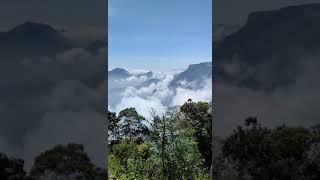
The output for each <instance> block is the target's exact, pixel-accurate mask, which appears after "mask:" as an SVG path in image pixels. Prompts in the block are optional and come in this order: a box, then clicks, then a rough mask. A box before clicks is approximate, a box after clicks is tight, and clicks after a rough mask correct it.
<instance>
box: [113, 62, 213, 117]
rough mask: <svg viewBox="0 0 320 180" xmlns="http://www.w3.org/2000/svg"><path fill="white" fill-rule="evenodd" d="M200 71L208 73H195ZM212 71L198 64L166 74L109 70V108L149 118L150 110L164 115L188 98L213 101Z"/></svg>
mask: <svg viewBox="0 0 320 180" xmlns="http://www.w3.org/2000/svg"><path fill="white" fill-rule="evenodd" d="M201 68H203V69H204V71H207V73H206V74H199V73H197V72H195V71H194V70H197V69H201ZM211 68H212V65H211V63H200V64H196V65H190V66H189V68H188V69H186V70H168V71H167V72H151V71H144V72H143V71H140V72H139V73H137V72H136V71H134V70H125V69H121V68H116V69H113V70H111V71H109V84H108V85H109V87H108V97H109V103H108V108H109V110H110V111H114V112H119V111H121V110H123V109H125V108H128V107H134V108H136V110H137V111H138V113H140V114H141V115H143V116H144V117H147V118H148V117H150V115H151V114H150V113H151V111H152V110H154V111H155V112H156V113H157V114H164V113H165V112H166V111H167V110H168V109H169V108H172V107H175V106H177V105H182V104H183V103H184V102H186V101H187V100H188V99H192V100H193V101H196V102H197V101H206V102H209V101H211V98H212V78H211V74H212V73H211V71H212V69H211ZM209 71H210V72H209ZM190 77H192V78H190ZM180 79H181V80H180Z"/></svg>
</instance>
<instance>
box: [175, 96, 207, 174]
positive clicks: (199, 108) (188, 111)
mask: <svg viewBox="0 0 320 180" xmlns="http://www.w3.org/2000/svg"><path fill="white" fill-rule="evenodd" d="M180 111H181V115H182V117H181V118H179V119H180V125H181V126H182V128H193V129H194V130H195V132H194V135H195V137H196V141H197V142H198V148H199V151H200V153H201V155H202V157H203V158H204V159H205V165H206V167H207V169H209V168H210V166H211V164H212V114H211V112H212V109H211V106H210V104H209V103H207V102H197V103H196V102H193V101H192V100H191V99H189V100H188V101H187V102H186V103H184V104H183V105H182V106H181V109H180Z"/></svg>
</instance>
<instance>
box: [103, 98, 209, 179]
mask: <svg viewBox="0 0 320 180" xmlns="http://www.w3.org/2000/svg"><path fill="white" fill-rule="evenodd" d="M108 117H109V122H110V124H109V130H110V131H109V137H110V138H109V143H110V145H109V148H110V149H109V154H108V160H109V161H108V162H109V167H108V170H109V176H112V177H116V178H118V179H209V169H210V162H211V161H210V160H211V134H212V133H211V109H210V106H209V104H208V103H205V102H198V103H195V102H192V101H191V100H189V101H188V102H186V103H185V104H184V105H183V106H182V107H181V108H177V109H176V110H175V111H172V112H171V113H168V114H166V115H163V116H159V115H156V114H155V113H152V119H150V120H149V121H147V120H146V119H145V118H144V117H142V116H141V115H139V114H138V113H137V112H136V110H135V109H134V108H127V109H124V110H123V111H121V112H119V115H118V116H116V115H115V113H111V112H109V113H108Z"/></svg>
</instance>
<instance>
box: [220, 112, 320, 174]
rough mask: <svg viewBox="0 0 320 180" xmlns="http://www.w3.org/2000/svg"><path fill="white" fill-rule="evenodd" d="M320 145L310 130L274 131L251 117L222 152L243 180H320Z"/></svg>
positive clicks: (229, 140)
mask: <svg viewBox="0 0 320 180" xmlns="http://www.w3.org/2000/svg"><path fill="white" fill-rule="evenodd" d="M319 142H320V141H319V133H317V132H316V131H313V130H312V129H310V128H303V127H287V126H285V125H283V126H280V127H277V128H274V129H271V128H267V127H263V126H262V125H261V124H259V123H258V121H257V119H256V118H253V117H250V118H248V119H246V120H245V123H244V125H243V126H239V127H238V128H237V129H236V130H234V132H233V133H232V134H231V135H230V136H228V137H227V138H226V140H225V142H224V143H223V149H222V151H223V158H224V160H225V161H224V163H226V162H227V163H228V164H229V165H230V164H232V165H233V168H234V170H235V171H236V174H234V177H238V178H240V179H266V180H268V179H274V180H281V179H308V180H309V179H320V176H319V175H320V161H319V157H320V156H319V155H320V149H319ZM220 163H221V161H220ZM216 165H217V166H219V165H220V166H221V165H222V164H219V163H218V164H216ZM220 171H221V169H220Z"/></svg>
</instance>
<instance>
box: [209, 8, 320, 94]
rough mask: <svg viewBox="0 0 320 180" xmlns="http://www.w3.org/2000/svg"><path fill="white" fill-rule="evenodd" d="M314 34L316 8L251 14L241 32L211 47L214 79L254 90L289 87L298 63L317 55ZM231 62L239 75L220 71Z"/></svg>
mask: <svg viewBox="0 0 320 180" xmlns="http://www.w3.org/2000/svg"><path fill="white" fill-rule="evenodd" d="M318 32H320V4H309V5H301V6H291V7H286V8H282V9H279V10H272V11H263V12H253V13H251V14H250V15H249V17H248V20H247V23H246V24H245V25H244V26H243V27H242V28H240V29H239V30H238V31H237V32H235V33H233V34H231V35H229V36H227V37H226V38H225V39H224V40H223V41H221V42H219V43H216V44H215V48H214V51H213V59H214V61H215V62H216V63H215V64H216V65H217V71H216V72H215V73H217V75H216V77H217V78H218V79H224V80H228V81H232V82H233V83H236V84H237V85H242V86H246V87H250V88H254V89H259V88H265V89H273V88H275V87H277V86H281V85H287V84H290V83H292V82H294V80H295V77H296V75H298V74H299V73H300V70H301V69H300V66H301V61H302V59H303V58H304V57H305V56H306V55H312V54H315V53H317V52H319V50H320V34H319V33H318ZM235 62H238V63H239V68H240V69H239V70H238V71H239V74H230V73H228V72H227V71H226V70H225V69H224V67H222V66H224V65H230V64H234V63H235ZM249 71H250V72H249ZM244 74H245V75H244ZM263 74H265V75H263ZM266 75H268V77H266ZM262 77H263V78H262Z"/></svg>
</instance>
